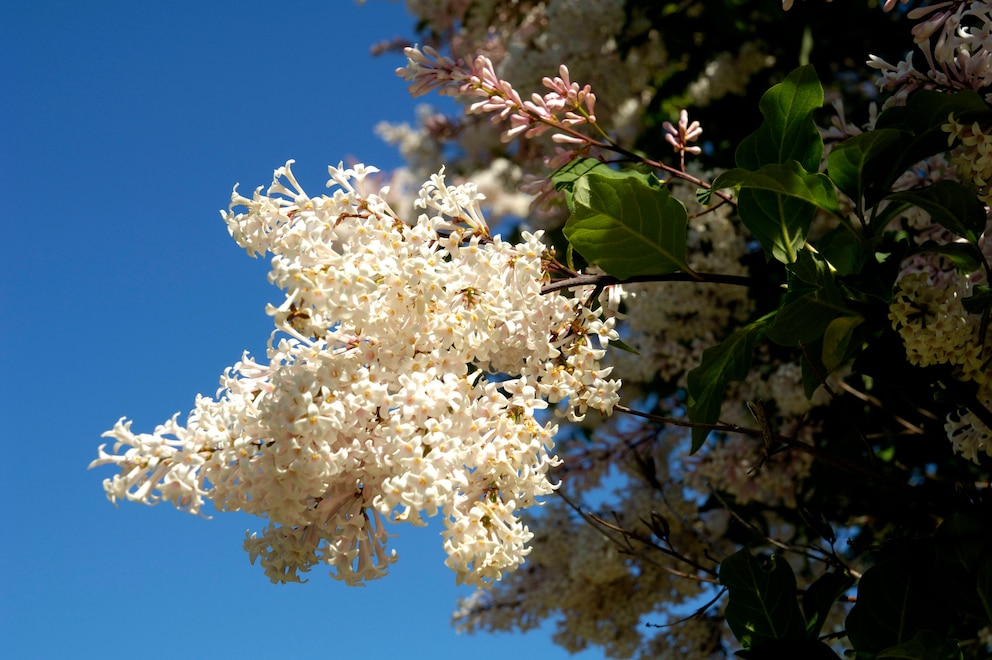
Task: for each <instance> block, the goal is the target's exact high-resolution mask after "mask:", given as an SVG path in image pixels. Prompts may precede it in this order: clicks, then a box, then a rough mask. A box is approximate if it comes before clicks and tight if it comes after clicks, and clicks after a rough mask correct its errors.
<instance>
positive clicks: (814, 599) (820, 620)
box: [803, 572, 854, 638]
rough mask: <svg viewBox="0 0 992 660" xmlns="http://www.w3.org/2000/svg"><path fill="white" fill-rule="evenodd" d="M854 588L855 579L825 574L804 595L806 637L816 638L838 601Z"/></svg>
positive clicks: (837, 574) (841, 574)
mask: <svg viewBox="0 0 992 660" xmlns="http://www.w3.org/2000/svg"><path fill="white" fill-rule="evenodd" d="M852 586H854V578H852V577H851V576H850V575H847V574H845V573H833V572H831V573H824V574H823V575H821V576H820V577H819V578H817V580H816V581H815V582H814V583H813V584H811V585H809V588H807V589H806V591H805V593H803V614H805V615H806V636H807V637H810V638H816V636H817V635H819V634H820V630H821V629H822V628H823V624H824V622H825V621H826V620H827V614H828V613H829V612H830V608H832V607H833V606H834V603H836V602H837V599H838V598H840V597H841V596H843V595H844V593H845V592H846V591H847V590H848V589H850V588H851V587H852Z"/></svg>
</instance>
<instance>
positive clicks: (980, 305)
mask: <svg viewBox="0 0 992 660" xmlns="http://www.w3.org/2000/svg"><path fill="white" fill-rule="evenodd" d="M961 304H963V305H964V308H965V309H966V310H968V313H969V314H981V313H982V312H984V311H985V310H987V309H989V308H990V307H992V287H990V286H986V285H982V284H976V285H974V286H973V287H972V288H971V295H970V296H968V297H967V298H965V299H964V300H962V301H961Z"/></svg>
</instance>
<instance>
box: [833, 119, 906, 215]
mask: <svg viewBox="0 0 992 660" xmlns="http://www.w3.org/2000/svg"><path fill="white" fill-rule="evenodd" d="M905 135H906V133H905V132H903V131H900V130H897V129H894V128H888V129H881V130H875V131H869V132H867V133H861V134H860V135H855V136H853V137H849V138H848V139H846V140H844V141H843V142H841V143H839V144H836V145H834V146H833V148H832V149H831V150H830V154H829V155H828V156H827V172H828V173H829V174H830V178H831V179H832V180H833V182H834V183H836V184H837V187H838V188H840V190H841V192H843V193H844V194H845V195H847V196H848V197H849V198H851V200H852V201H853V202H854V203H855V205H856V206H857V207H858V209H859V212H861V211H860V210H861V205H862V197H863V196H864V194H865V190H866V189H867V188H869V187H872V188H875V187H877V186H878V185H879V184H880V183H881V182H882V181H885V183H886V184H887V183H888V182H887V180H886V176H887V173H888V168H889V166H891V164H892V159H893V158H896V157H898V154H899V153H900V152H901V151H902V150H903V146H902V144H901V143H902V141H903V138H904V136H905Z"/></svg>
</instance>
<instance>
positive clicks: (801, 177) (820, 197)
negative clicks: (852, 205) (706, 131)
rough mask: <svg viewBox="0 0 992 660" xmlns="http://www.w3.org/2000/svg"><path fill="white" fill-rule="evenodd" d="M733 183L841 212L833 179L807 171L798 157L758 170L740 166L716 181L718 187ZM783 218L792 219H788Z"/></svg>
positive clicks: (834, 213) (730, 185) (829, 211)
mask: <svg viewBox="0 0 992 660" xmlns="http://www.w3.org/2000/svg"><path fill="white" fill-rule="evenodd" d="M733 186H740V187H741V188H747V189H751V190H767V191H769V192H773V193H776V194H778V195H783V196H786V197H795V198H797V199H801V200H803V201H805V202H809V203H810V204H813V205H814V206H816V207H818V208H821V209H823V210H824V211H827V212H828V213H832V214H833V215H836V216H840V215H841V211H840V206H838V204H837V192H836V191H835V190H834V185H833V183H832V182H831V181H830V179H828V178H827V176H826V175H825V174H820V173H818V172H815V171H814V172H813V173H810V172H807V171H806V170H805V169H803V167H802V165H800V164H799V163H797V162H796V161H794V160H790V161H787V162H785V163H771V164H769V165H764V166H762V167H761V168H760V169H758V170H755V171H751V170H746V169H742V168H739V167H738V168H735V169H732V170H727V171H726V172H724V173H723V174H721V175H720V176H718V177H717V178H716V180H715V181H713V187H714V188H715V189H717V190H719V189H721V188H731V187H733ZM783 221H784V222H788V219H783Z"/></svg>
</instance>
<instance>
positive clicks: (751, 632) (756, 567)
mask: <svg viewBox="0 0 992 660" xmlns="http://www.w3.org/2000/svg"><path fill="white" fill-rule="evenodd" d="M719 577H720V584H722V585H723V586H725V587H726V588H727V592H728V594H729V600H728V602H727V609H726V612H725V616H726V618H727V625H729V626H730V630H731V631H732V632H733V633H734V637H736V638H737V641H739V642H740V643H741V646H743V647H744V648H745V649H748V648H754V647H758V646H760V645H761V644H762V643H763V642H769V641H771V640H776V639H803V638H804V637H805V636H806V621H805V620H804V619H803V614H802V612H801V611H800V610H799V603H797V602H796V577H795V575H793V573H792V569H791V568H790V567H789V564H788V562H786V561H785V560H784V559H782V558H781V557H779V556H774V555H773V556H772V557H771V558H770V559H769V561H768V565H767V566H765V565H763V564H762V562H760V561H758V559H756V558H755V557H753V556H752V555H751V553H750V552H749V551H748V550H747V549H746V548H745V549H743V550H740V551H738V552H735V553H734V554H732V555H730V556H729V557H727V558H726V559H724V560H723V562H722V563H721V564H720V576H719Z"/></svg>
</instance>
